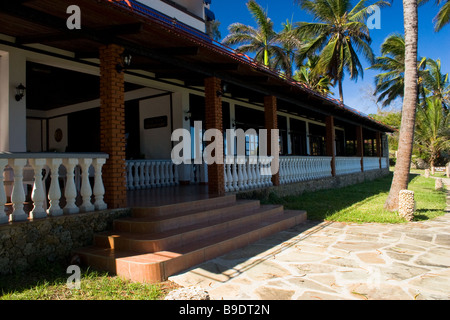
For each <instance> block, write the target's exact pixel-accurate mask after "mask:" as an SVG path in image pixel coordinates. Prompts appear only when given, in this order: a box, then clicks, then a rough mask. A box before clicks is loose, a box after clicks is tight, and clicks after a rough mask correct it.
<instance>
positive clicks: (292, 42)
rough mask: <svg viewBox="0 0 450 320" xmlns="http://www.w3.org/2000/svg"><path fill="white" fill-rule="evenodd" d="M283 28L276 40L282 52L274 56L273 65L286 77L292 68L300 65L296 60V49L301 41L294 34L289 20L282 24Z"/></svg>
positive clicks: (299, 46) (300, 44)
mask: <svg viewBox="0 0 450 320" xmlns="http://www.w3.org/2000/svg"><path fill="white" fill-rule="evenodd" d="M282 26H283V29H282V30H281V31H280V32H279V33H278V34H277V36H276V40H277V42H278V43H279V45H280V46H281V48H282V49H283V51H284V53H283V54H278V55H276V56H275V57H274V67H275V68H278V69H281V70H283V71H284V73H285V74H286V76H287V77H289V78H290V77H291V76H292V70H293V69H297V68H298V67H299V66H301V65H302V63H301V61H300V62H298V59H297V56H298V50H299V49H300V48H301V47H302V45H303V41H302V40H301V39H299V38H298V37H297V36H296V32H295V29H294V25H293V24H292V22H290V21H289V20H286V23H283V24H282Z"/></svg>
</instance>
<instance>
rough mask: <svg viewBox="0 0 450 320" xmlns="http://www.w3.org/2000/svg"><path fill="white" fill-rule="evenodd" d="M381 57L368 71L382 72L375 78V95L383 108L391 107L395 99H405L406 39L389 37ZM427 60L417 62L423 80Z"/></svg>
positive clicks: (395, 34)
mask: <svg viewBox="0 0 450 320" xmlns="http://www.w3.org/2000/svg"><path fill="white" fill-rule="evenodd" d="M381 54H382V56H381V57H377V58H375V62H374V64H373V65H372V66H371V67H369V68H368V69H372V70H379V71H382V72H381V73H380V74H378V75H376V76H375V92H374V94H375V95H378V100H377V101H378V102H383V103H382V106H383V107H386V106H388V105H390V104H391V103H392V102H393V101H394V100H395V99H397V98H403V94H404V84H405V37H404V36H403V35H402V34H399V33H394V34H391V35H389V36H388V37H387V38H386V39H385V40H384V42H383V43H382V45H381ZM425 65H426V58H422V59H420V61H418V62H417V68H418V69H419V71H418V72H419V76H420V77H421V78H423V77H424V76H425V74H426V72H424V71H423V68H424V67H425Z"/></svg>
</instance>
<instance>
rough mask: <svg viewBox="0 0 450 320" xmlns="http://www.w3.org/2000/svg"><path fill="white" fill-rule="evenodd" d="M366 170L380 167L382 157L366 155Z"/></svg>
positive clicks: (364, 161)
mask: <svg viewBox="0 0 450 320" xmlns="http://www.w3.org/2000/svg"><path fill="white" fill-rule="evenodd" d="M363 163H364V171H369V170H375V169H380V158H378V157H364V158H363Z"/></svg>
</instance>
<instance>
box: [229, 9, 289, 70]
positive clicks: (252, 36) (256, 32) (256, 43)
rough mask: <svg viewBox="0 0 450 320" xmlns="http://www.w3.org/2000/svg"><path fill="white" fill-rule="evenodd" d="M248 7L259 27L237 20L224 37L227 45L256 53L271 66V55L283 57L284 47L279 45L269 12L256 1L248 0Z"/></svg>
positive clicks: (258, 58) (260, 59) (261, 60)
mask: <svg viewBox="0 0 450 320" xmlns="http://www.w3.org/2000/svg"><path fill="white" fill-rule="evenodd" d="M247 8H248V9H249V11H250V13H251V14H252V15H253V18H254V19H255V22H256V24H257V26H258V27H257V28H254V27H251V26H247V25H245V24H242V23H239V22H236V23H233V24H231V25H230V26H229V27H228V31H229V34H228V35H227V36H226V37H225V38H224V39H223V41H222V42H223V43H224V44H227V45H238V47H237V48H236V50H237V51H238V52H241V53H245V54H246V53H251V54H255V60H256V61H258V62H261V63H263V64H264V65H266V66H271V65H270V63H271V57H275V56H278V59H283V58H282V56H283V55H284V51H283V48H282V47H280V46H279V42H278V36H277V33H276V32H275V31H274V29H273V21H272V20H271V19H270V18H269V17H268V15H267V12H265V11H264V10H263V8H262V7H261V6H260V5H259V4H258V3H257V2H256V1H255V0H250V1H248V2H247Z"/></svg>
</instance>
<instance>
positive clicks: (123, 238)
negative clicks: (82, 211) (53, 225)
mask: <svg viewBox="0 0 450 320" xmlns="http://www.w3.org/2000/svg"><path fill="white" fill-rule="evenodd" d="M227 209H228V210H230V209H231V210H233V212H229V214H228V215H227V214H222V215H221V216H220V218H219V217H216V218H215V219H212V220H209V221H208V220H206V221H200V222H196V223H193V224H191V225H188V226H184V227H180V228H176V229H171V230H169V231H163V232H155V233H134V232H120V231H119V232H116V231H112V232H105V233H101V234H97V235H95V238H94V239H95V240H94V244H95V245H97V246H101V247H107V248H111V249H118V250H132V251H135V252H142V253H144V252H147V253H149V252H157V251H163V250H171V249H172V248H174V247H177V246H179V244H180V243H183V244H189V243H191V242H195V241H197V240H201V239H204V238H207V237H209V236H210V235H211V234H221V233H226V232H232V231H233V230H234V229H237V228H240V227H241V226H245V225H251V224H254V223H258V222H260V221H264V220H267V219H270V218H272V217H276V216H280V215H282V214H283V207H282V206H279V205H265V206H261V207H259V202H258V207H255V206H253V207H250V209H246V208H245V207H243V208H242V207H241V208H240V210H237V208H235V207H231V208H230V207H227ZM245 209H246V210H245Z"/></svg>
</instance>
